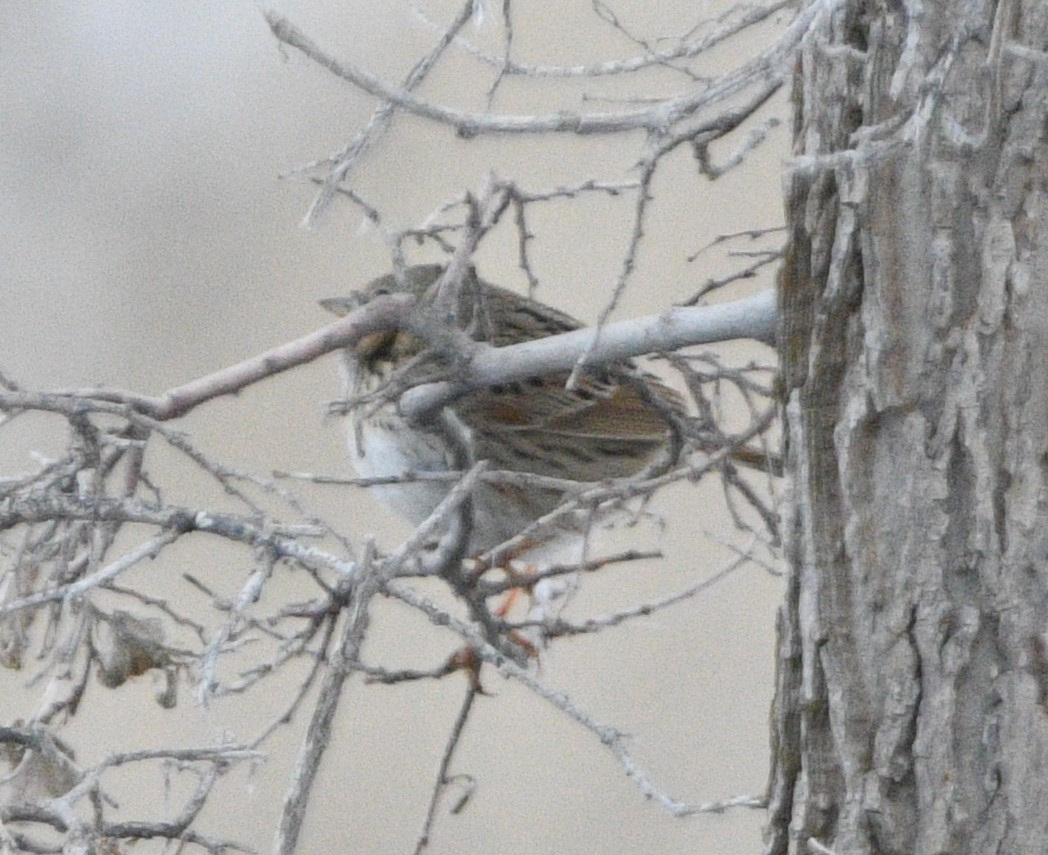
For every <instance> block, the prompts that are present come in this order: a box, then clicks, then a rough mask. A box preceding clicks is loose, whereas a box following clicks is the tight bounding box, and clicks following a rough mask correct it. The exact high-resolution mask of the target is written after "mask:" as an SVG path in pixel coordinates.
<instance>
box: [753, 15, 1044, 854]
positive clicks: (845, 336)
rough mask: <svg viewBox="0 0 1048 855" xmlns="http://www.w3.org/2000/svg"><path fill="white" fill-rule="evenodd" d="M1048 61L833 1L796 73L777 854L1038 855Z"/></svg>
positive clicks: (784, 355) (1018, 43)
mask: <svg viewBox="0 0 1048 855" xmlns="http://www.w3.org/2000/svg"><path fill="white" fill-rule="evenodd" d="M1046 51H1048V3H1045V2H1044V0H1002V2H996V3H995V2H990V0H938V2H932V0H923V2H922V0H906V2H895V0H868V2H861V0H846V2H844V3H842V4H840V5H839V6H838V8H837V10H836V11H835V12H834V13H833V15H832V16H831V18H830V19H829V20H828V21H827V22H826V24H825V26H824V27H823V29H822V30H821V31H820V32H819V33H818V34H816V37H814V38H812V39H811V40H810V41H809V42H808V43H807V45H806V47H805V50H804V53H803V56H802V58H801V60H800V63H799V65H798V70H797V81H796V87H795V96H794V101H795V109H796V113H795V115H796V119H795V127H794V131H795V147H796V154H797V155H798V158H799V160H798V164H797V168H796V169H794V171H793V172H792V173H791V175H790V178H789V181H788V186H787V216H788V221H789V224H790V238H789V246H788V252H787V258H786V262H785V264H784V267H783V272H782V277H781V282H780V290H781V300H782V321H781V323H782V329H781V337H780V341H781V342H782V344H781V359H782V367H783V384H784V388H783V394H784V397H785V417H786V421H785V433H786V445H787V465H788V470H789V475H790V489H789V494H788V497H787V511H786V513H785V518H784V535H785V539H786V552H787V559H788V564H789V584H788V591H787V596H786V600H785V602H784V605H783V607H782V610H781V612H780V616H779V651H778V653H779V673H778V678H777V686H776V700H775V706H774V709H773V716H772V727H773V758H772V762H773V769H772V776H771V782H770V798H771V807H770V818H769V826H768V830H767V841H766V844H767V852H769V853H786V852H790V853H793V852H796V853H804V852H811V851H825V850H820V849H819V845H820V844H821V846H823V847H827V848H828V849H829V850H831V851H832V852H834V853H837V855H846V853H848V855H850V853H867V852H871V853H872V852H876V853H900V855H903V853H905V855H912V853H951V855H956V853H973V855H974V853H979V855H981V853H987V852H1002V853H1026V852H1031V853H1034V852H1045V851H1048V706H1046V705H1048V481H1046V475H1048V52H1046ZM810 841H814V845H812V844H811V843H810Z"/></svg>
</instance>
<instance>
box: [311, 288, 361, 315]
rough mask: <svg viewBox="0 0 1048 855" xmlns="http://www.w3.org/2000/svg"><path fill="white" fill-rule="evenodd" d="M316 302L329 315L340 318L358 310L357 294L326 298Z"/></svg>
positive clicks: (358, 298) (358, 299)
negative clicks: (329, 313)
mask: <svg viewBox="0 0 1048 855" xmlns="http://www.w3.org/2000/svg"><path fill="white" fill-rule="evenodd" d="M317 302H318V303H320V305H321V306H322V307H323V308H325V309H327V310H328V311H329V312H331V314H333V315H338V316H339V317H340V318H341V317H344V316H345V315H348V314H349V313H350V312H352V311H353V310H354V309H359V308H360V297H359V296H358V295H357V294H347V295H346V296H345V297H327V298H325V299H323V300H318V301H317Z"/></svg>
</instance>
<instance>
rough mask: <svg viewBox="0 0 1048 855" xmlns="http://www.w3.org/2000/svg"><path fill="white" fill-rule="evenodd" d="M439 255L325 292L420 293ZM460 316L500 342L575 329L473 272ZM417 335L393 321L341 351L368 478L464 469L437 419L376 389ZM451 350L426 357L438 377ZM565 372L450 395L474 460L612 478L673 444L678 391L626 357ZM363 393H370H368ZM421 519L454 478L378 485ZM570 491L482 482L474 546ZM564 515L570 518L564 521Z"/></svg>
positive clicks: (342, 304)
mask: <svg viewBox="0 0 1048 855" xmlns="http://www.w3.org/2000/svg"><path fill="white" fill-rule="evenodd" d="M442 272H443V268H441V267H440V266H437V265H422V266H417V267H410V268H408V269H406V270H405V271H404V275H403V281H402V282H398V281H397V279H396V277H394V276H393V275H392V274H391V275H387V276H383V277H381V278H379V279H376V280H375V281H373V282H371V283H370V284H369V285H368V286H367V287H366V288H364V289H363V290H362V291H360V292H357V293H356V294H354V295H353V296H351V297H349V298H345V299H336V300H329V301H325V302H324V305H325V306H326V307H327V308H329V309H331V310H332V311H334V312H336V313H339V314H344V313H345V312H347V311H349V310H351V309H352V308H354V307H355V306H359V305H363V304H365V303H367V302H368V301H369V300H371V299H374V298H375V297H376V296H378V295H381V294H389V293H400V292H403V291H405V290H406V291H408V292H410V293H413V294H414V295H415V296H416V297H419V298H421V297H422V296H423V295H424V294H425V293H426V291H427V290H428V289H429V287H430V286H431V285H432V284H433V283H434V282H435V281H436V280H437V279H438V278H439V276H440V275H441V273H442ZM458 323H459V326H460V327H461V328H462V329H464V330H466V331H467V332H468V334H469V335H470V336H471V337H472V338H473V339H475V340H478V341H486V342H489V343H490V344H492V345H494V346H496V347H501V346H505V345H509V344H515V343H518V342H523V341H528V340H531V339H537V338H544V337H546V336H549V335H555V334H557V333H560V332H565V331H568V330H573V329H577V328H578V327H579V326H581V325H580V324H579V322H578V321H576V320H575V319H574V318H572V317H570V316H569V315H566V314H564V313H562V312H558V311H557V310H555V309H552V308H550V307H549V306H546V305H545V304H543V303H539V302H537V301H535V300H529V299H527V298H525V297H522V296H519V295H517V294H515V293H513V292H511V291H508V290H505V289H503V288H499V287H496V286H494V285H490V284H488V283H486V282H483V281H482V280H480V279H479V278H478V277H477V276H476V275H475V274H474V273H473V272H472V271H471V272H470V273H468V274H467V276H466V279H465V281H464V282H463V287H462V290H461V292H460V304H459V318H458ZM424 349H425V348H424V345H423V343H422V342H421V341H420V340H419V339H418V338H416V337H414V336H412V335H411V334H409V333H407V332H404V331H399V330H391V331H389V332H382V333H376V334H374V335H370V336H367V337H365V338H364V339H362V340H361V341H360V342H359V343H358V344H357V346H356V347H355V348H353V349H349V350H347V351H345V352H344V360H343V362H344V368H345V395H346V397H347V398H349V399H350V400H357V401H361V399H362V398H364V400H363V401H362V402H361V403H359V405H358V406H356V407H355V408H354V409H353V410H352V412H351V414H350V417H349V446H350V451H351V454H352V456H353V462H354V466H355V468H356V470H357V472H358V473H359V474H360V475H361V476H363V477H385V476H393V475H399V474H403V473H405V472H432V471H448V470H456V469H459V468H460V467H461V465H462V461H461V459H460V458H461V454H458V453H457V451H456V446H455V445H454V444H453V443H452V441H451V440H450V439H449V436H448V434H447V433H446V432H445V431H444V429H443V428H442V427H441V426H440V425H439V424H438V423H437V422H436V421H434V422H433V423H429V424H426V425H409V424H408V423H407V422H406V421H405V420H404V419H403V418H402V417H401V416H400V414H399V413H398V411H397V409H396V402H395V401H394V400H391V399H389V398H386V399H383V398H382V396H381V394H379V395H377V396H376V395H375V393H376V392H379V390H381V389H382V388H383V387H384V386H385V384H387V382H388V381H389V379H390V378H391V377H392V376H393V374H394V372H395V371H396V370H397V369H398V368H401V367H402V366H404V365H405V364H407V363H408V362H409V360H412V359H415V358H416V357H418V356H419V354H420V353H422V352H423V351H424ZM449 364H450V361H449V360H448V359H447V358H445V359H443V360H441V359H436V360H434V361H432V362H427V363H425V364H424V365H423V366H421V367H420V370H422V371H424V372H428V373H426V375H425V376H437V375H439V373H440V371H441V370H442V369H443V370H446V369H447V367H448V365H449ZM566 380H567V375H566V374H555V375H549V376H545V377H529V378H527V379H525V380H522V381H518V382H513V383H508V384H505V385H503V386H493V387H490V388H488V389H484V390H480V391H476V392H473V393H470V394H469V395H466V396H464V397H462V398H460V399H458V400H455V401H453V402H452V403H451V404H450V405H448V406H449V408H450V410H451V412H452V414H453V415H454V416H455V417H456V421H457V423H458V424H460V425H462V426H464V427H465V429H466V432H467V436H468V440H469V443H470V449H469V453H470V456H471V459H472V460H482V459H483V460H488V461H489V466H490V470H491V471H497V470H509V471H511V472H516V473H530V474H532V475H541V476H546V477H551V478H559V479H570V480H573V481H603V480H605V479H609V478H622V477H626V476H630V475H635V474H637V473H638V472H641V471H642V470H644V468H645V467H646V466H649V465H651V464H652V463H653V462H654V461H655V460H656V459H657V458H658V457H659V455H660V452H663V451H664V450H666V449H667V448H668V446H669V443H668V440H669V438H670V436H671V430H670V423H671V421H672V419H673V416H674V414H678V413H680V412H681V410H682V404H681V402H680V400H679V398H678V396H677V395H676V394H675V393H674V392H673V391H671V390H670V389H668V388H667V387H665V386H663V385H662V384H661V383H659V382H658V381H657V380H655V379H654V378H652V377H651V376H650V375H646V374H644V373H642V372H640V371H639V370H637V369H636V368H634V367H633V366H631V365H629V364H616V365H613V366H607V367H604V368H601V369H596V370H595V371H593V372H588V373H587V374H586V376H585V377H584V378H583V380H582V382H580V384H579V385H578V387H577V388H575V389H574V390H572V391H567V390H566V389H565V388H564V386H565V381H566ZM366 396H372V397H371V399H370V400H368V399H367V397H366ZM374 489H375V490H376V491H377V492H378V493H379V494H380V497H381V498H383V499H384V500H385V501H386V502H388V503H389V504H390V505H392V506H393V507H394V508H395V509H396V510H398V511H399V512H400V513H401V514H403V515H404V516H405V517H407V518H408V519H409V520H410V521H411V522H413V523H419V522H421V521H422V520H424V519H425V518H426V517H427V516H428V515H429V514H430V512H431V511H432V510H433V508H434V507H435V506H436V504H437V503H438V502H439V501H440V499H441V498H443V496H444V495H446V492H447V489H448V486H447V485H446V484H440V483H434V482H412V483H404V484H394V485H383V486H380V487H376V488H374ZM563 497H564V491H562V490H558V489H550V488H549V487H548V486H536V485H527V486H522V485H520V484H514V485H510V484H499V483H497V482H494V483H491V482H485V483H483V484H482V485H481V486H480V487H479V488H478V489H477V491H476V492H475V494H474V497H473V514H474V519H473V530H472V537H471V540H470V545H469V549H470V552H471V553H472V554H477V553H479V552H481V551H484V550H487V549H490V548H492V547H494V546H496V545H497V544H499V543H501V542H502V541H504V540H506V539H507V538H509V537H511V536H513V535H514V534H516V533H517V532H518V531H519V530H520V529H522V528H523V527H524V526H526V525H527V524H528V523H530V522H532V521H533V520H535V519H537V518H538V517H540V516H542V515H544V514H546V513H548V512H549V511H551V510H553V509H554V508H555V507H556V506H557V505H558V504H559V503H560V502H561V501H562V499H563ZM566 525H567V524H566Z"/></svg>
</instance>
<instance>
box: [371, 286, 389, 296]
mask: <svg viewBox="0 0 1048 855" xmlns="http://www.w3.org/2000/svg"><path fill="white" fill-rule="evenodd" d="M374 295H375V296H376V297H388V296H389V288H376V289H375V294H374Z"/></svg>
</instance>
